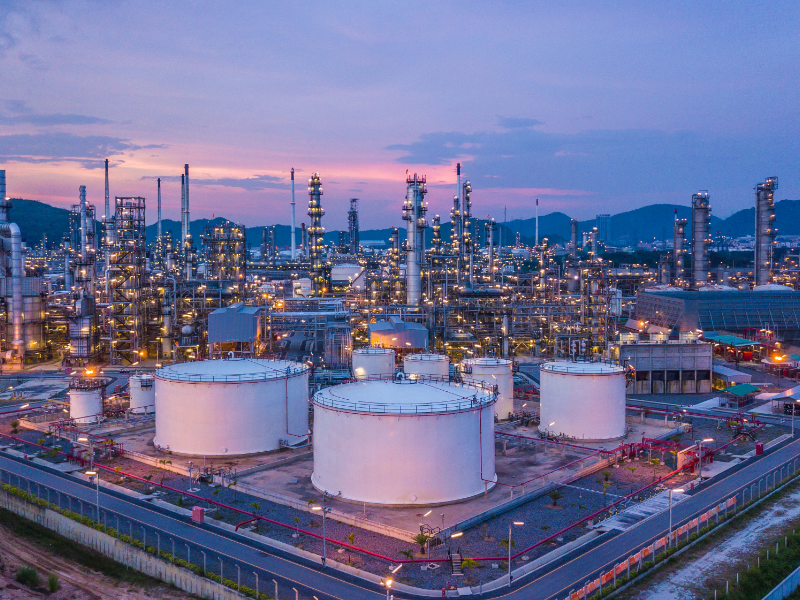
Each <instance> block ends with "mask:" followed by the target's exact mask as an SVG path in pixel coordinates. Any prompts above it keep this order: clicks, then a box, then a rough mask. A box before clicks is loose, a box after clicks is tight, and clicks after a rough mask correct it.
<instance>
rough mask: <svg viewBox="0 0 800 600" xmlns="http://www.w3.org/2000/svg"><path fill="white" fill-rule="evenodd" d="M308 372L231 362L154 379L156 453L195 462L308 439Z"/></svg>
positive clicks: (186, 367) (277, 364)
mask: <svg viewBox="0 0 800 600" xmlns="http://www.w3.org/2000/svg"><path fill="white" fill-rule="evenodd" d="M308 371H309V369H308V366H307V365H305V364H302V363H295V362H292V361H288V360H260V359H249V358H232V359H227V360H203V361H196V362H186V363H179V364H175V365H170V366H168V367H163V368H161V369H159V370H158V371H156V372H155V395H156V397H155V405H156V435H155V438H154V439H153V443H154V444H155V445H156V447H157V448H160V449H162V450H169V451H171V452H174V453H176V454H187V455H194V456H241V455H245V454H256V453H259V452H267V451H270V450H276V449H278V448H280V447H281V444H282V442H283V443H284V444H289V445H296V444H299V443H301V442H304V441H305V440H306V439H307V438H308Z"/></svg>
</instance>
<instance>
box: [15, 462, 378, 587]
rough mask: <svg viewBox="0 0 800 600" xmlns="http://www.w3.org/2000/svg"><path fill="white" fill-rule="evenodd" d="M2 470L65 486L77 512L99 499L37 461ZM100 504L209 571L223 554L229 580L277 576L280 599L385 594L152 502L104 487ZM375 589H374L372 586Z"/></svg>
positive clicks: (268, 580)
mask: <svg viewBox="0 0 800 600" xmlns="http://www.w3.org/2000/svg"><path fill="white" fill-rule="evenodd" d="M0 469H2V470H4V471H10V472H11V473H13V475H11V483H13V484H14V485H17V478H16V475H17V474H18V475H21V476H22V477H23V478H25V479H29V480H30V481H32V482H36V483H39V484H41V485H43V486H47V487H50V488H51V489H53V490H55V489H57V490H60V491H61V492H62V493H65V494H69V495H70V496H72V497H73V498H76V499H79V500H81V504H79V503H77V502H76V501H72V502H71V508H72V510H74V511H76V512H78V511H79V510H83V511H84V512H83V514H85V515H87V516H92V514H91V513H92V511H93V508H94V505H95V502H96V494H97V492H96V488H94V487H90V486H89V485H87V484H84V483H83V482H79V481H76V480H75V479H74V478H71V477H65V476H64V475H62V474H60V473H56V472H54V471H51V470H49V469H47V470H45V469H44V468H42V467H39V466H37V465H32V464H31V463H25V462H20V461H18V460H15V459H12V458H9V457H6V456H2V455H0ZM2 480H3V482H4V483H8V482H9V474H8V473H3V474H2ZM21 485H22V487H23V489H26V486H27V481H24V480H23V481H22V482H21ZM32 491H33V492H34V493H36V492H37V490H36V485H34V486H33V488H32ZM41 494H42V496H44V497H47V494H46V492H45V491H44V490H42V491H41ZM50 501H51V502H54V503H55V502H57V501H58V502H60V503H61V505H62V506H63V507H64V508H67V501H66V498H64V497H59V498H56V495H55V493H54V492H51V495H50ZM100 507H101V517H103V513H109V514H110V516H105V522H106V524H107V525H109V526H112V527H116V526H117V525H116V523H117V522H116V515H119V516H120V517H121V518H122V521H121V523H120V525H119V527H120V529H121V531H122V533H125V534H127V533H128V532H129V531H130V530H131V526H130V525H128V522H127V521H128V519H130V521H132V524H133V525H132V531H133V533H134V535H135V536H136V538H137V539H139V540H141V539H142V534H141V528H142V526H144V527H145V531H147V534H146V538H147V539H146V541H147V544H148V545H151V546H155V545H156V536H155V533H153V532H154V531H155V530H158V531H159V532H160V533H159V535H160V546H161V551H162V552H171V551H172V539H173V538H174V539H175V540H176V541H175V551H176V556H177V557H179V558H184V559H186V558H187V554H188V552H187V548H186V546H185V544H186V543H187V542H188V543H189V545H190V547H191V549H192V556H191V558H192V562H193V563H194V564H202V555H201V551H204V552H205V553H206V556H207V565H208V570H209V571H213V572H214V573H217V574H219V559H220V557H222V558H223V563H224V576H225V578H226V579H231V580H233V581H236V578H237V572H236V565H239V567H240V569H241V576H242V579H241V582H242V585H247V586H249V587H251V588H254V587H255V577H254V575H253V571H258V572H259V588H260V590H261V591H262V592H267V593H269V594H274V584H273V583H272V580H273V579H275V580H277V581H278V583H279V590H280V598H281V599H284V598H294V592H293V591H292V588H297V589H298V590H299V592H300V597H301V598H308V599H312V598H314V597H316V598H318V599H319V600H350V599H351V598H353V599H358V600H361V599H364V600H378V599H380V598H385V597H386V594H385V592H381V591H378V590H379V589H380V588H379V587H378V586H370V585H369V584H367V583H361V582H358V581H356V580H353V581H345V580H342V579H339V578H337V577H335V576H333V575H329V574H328V573H325V572H322V570H321V568H320V567H319V566H318V565H311V564H308V563H307V564H303V563H299V562H295V560H296V559H295V560H288V558H287V557H286V556H283V555H282V554H281V553H280V552H278V551H276V550H274V549H272V548H269V547H267V546H262V545H260V544H256V543H255V542H252V541H250V540H246V539H245V540H242V541H239V540H237V539H232V538H233V536H231V537H229V536H228V535H226V533H227V532H220V531H219V530H217V529H216V528H212V527H210V526H199V525H196V524H193V523H192V522H191V521H190V520H189V519H188V518H187V517H180V516H178V515H175V514H174V513H171V512H169V511H166V510H163V509H159V508H158V507H155V506H152V505H150V504H149V503H148V502H144V501H138V500H135V499H132V498H128V497H126V496H123V495H122V494H118V493H116V492H112V491H109V490H106V489H104V488H102V487H101V488H100ZM237 537H238V536H237ZM300 582H302V583H300ZM370 587H373V589H374V590H375V591H373V590H372V589H369V588H370Z"/></svg>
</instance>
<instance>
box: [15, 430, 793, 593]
mask: <svg viewBox="0 0 800 600" xmlns="http://www.w3.org/2000/svg"><path fill="white" fill-rule="evenodd" d="M798 457H800V440H798V441H794V442H792V443H790V444H788V445H786V446H783V447H782V448H779V449H777V450H773V451H771V452H769V453H768V454H767V455H766V456H764V457H763V458H761V459H760V460H758V461H755V462H752V463H749V462H745V463H742V464H741V465H740V466H737V467H734V468H732V469H729V470H728V471H726V472H725V473H723V475H722V477H724V478H722V479H718V480H716V481H715V482H712V483H708V484H706V485H704V486H703V487H702V488H700V489H698V490H695V492H694V493H692V494H691V496H690V497H689V498H687V499H686V500H684V501H683V502H681V503H680V504H677V505H676V507H675V509H674V511H673V525H674V527H678V526H679V525H681V524H682V523H684V522H686V521H688V520H690V519H691V518H693V517H695V516H697V515H698V514H699V513H701V512H705V511H706V510H708V509H709V508H711V507H712V506H714V505H716V504H719V503H720V502H721V501H723V500H726V499H728V498H730V497H731V496H732V495H734V494H738V496H739V502H742V500H743V498H742V496H743V494H744V492H743V489H744V488H748V490H749V489H750V486H751V484H753V483H754V482H758V481H759V480H761V481H764V479H765V476H766V477H767V478H768V479H769V481H770V483H771V482H772V476H771V475H770V473H772V472H773V471H774V470H775V469H776V468H779V467H780V466H781V465H783V464H784V463H786V462H787V461H789V460H793V459H796V458H798ZM798 462H800V461H798ZM798 466H800V464H799V465H798ZM0 469H4V470H10V471H11V472H13V473H19V474H21V475H22V476H23V477H27V478H30V479H31V480H32V481H35V482H40V483H42V484H43V485H47V486H50V487H52V488H56V489H60V490H62V491H64V492H67V493H69V494H72V495H74V496H75V497H77V498H81V499H82V500H83V501H84V502H87V503H88V504H87V508H86V510H87V511H88V510H89V508H88V506H89V505H93V504H94V502H95V493H96V492H95V489H94V488H91V487H88V486H87V485H86V484H84V483H82V482H78V481H76V480H74V479H73V478H68V477H65V476H64V475H62V474H60V473H55V472H51V471H50V470H49V469H48V470H45V469H44V468H41V467H38V466H34V465H31V464H30V463H23V462H20V461H17V460H13V459H10V458H8V457H4V456H2V455H0ZM3 480H4V481H8V474H5V475H4V479H3ZM762 488H763V489H766V481H764V484H763V485H762ZM747 499H748V500H749V491H748V493H747ZM51 501H52V497H51ZM100 503H101V506H102V508H103V509H104V510H105V509H108V510H111V511H113V512H114V513H118V514H119V515H123V519H125V518H130V519H131V520H132V521H133V522H134V524H135V525H134V527H141V525H145V527H146V528H147V527H149V528H158V529H159V530H160V531H161V532H163V533H162V534H161V535H162V536H169V537H174V538H176V539H177V540H179V541H178V543H177V546H176V552H177V554H178V555H179V556H181V557H186V553H185V550H184V549H183V548H181V544H183V543H185V542H187V541H188V542H189V543H190V545H191V547H192V548H193V560H192V562H194V563H195V564H197V563H199V562H200V560H199V559H198V558H197V557H198V554H196V552H199V550H201V549H202V550H203V551H205V552H206V553H207V555H208V564H209V570H213V571H214V572H217V573H218V572H219V570H218V569H217V568H216V567H214V568H212V564H215V565H216V564H218V563H219V557H220V556H222V557H223V559H224V562H225V576H226V578H231V579H235V573H234V571H235V568H234V567H232V565H233V564H238V565H240V566H241V568H242V583H243V584H247V585H250V586H252V580H253V577H252V571H253V570H260V571H261V573H263V574H262V575H260V578H261V579H260V581H261V589H262V590H265V591H270V592H271V591H272V588H271V587H269V588H267V587H265V586H264V584H263V582H264V580H265V579H269V580H270V582H271V579H272V577H273V575H266V573H270V574H275V575H274V578H275V579H277V580H278V581H279V583H280V588H281V590H284V591H287V590H290V589H291V587H297V588H298V589H299V590H300V592H301V594H302V595H303V596H302V597H304V598H313V597H317V598H318V599H319V600H328V599H336V598H338V599H342V600H377V599H378V598H384V597H385V592H384V591H382V590H381V589H380V588H379V587H378V586H374V585H370V584H367V583H364V582H361V581H360V580H357V579H354V578H347V577H346V576H345V578H344V579H342V578H340V577H341V576H339V575H338V574H336V575H334V574H332V573H330V574H329V573H324V572H322V571H321V569H320V567H319V566H318V565H315V564H311V563H307V562H302V561H300V562H298V561H297V559H295V558H292V559H291V560H290V559H289V558H288V557H287V556H284V555H282V554H281V553H280V552H277V551H275V550H273V549H270V548H268V547H262V546H261V545H259V544H256V543H255V542H252V541H250V540H246V539H245V540H239V539H236V538H235V537H234V536H233V535H232V534H228V533H227V532H219V531H218V530H215V529H212V528H210V527H208V526H197V525H194V524H192V523H191V522H189V521H188V520H187V519H186V518H181V517H179V516H176V515H174V514H172V513H170V512H168V511H165V510H163V509H159V508H157V507H154V506H152V505H150V504H149V503H147V502H143V501H139V500H135V499H131V498H128V497H126V496H123V495H121V494H118V493H116V492H110V491H108V490H104V489H102V488H101V490H100ZM74 509H75V507H74V506H73V510H74ZM108 524H110V525H114V523H113V522H108ZM668 525H669V516H668V514H667V513H663V514H660V515H656V516H654V517H652V518H650V519H648V520H646V521H643V522H641V523H639V524H638V525H636V526H634V527H632V528H631V529H629V530H627V531H625V532H622V533H619V534H618V535H616V536H613V537H610V539H607V540H606V541H603V542H602V543H600V544H599V545H596V546H594V547H592V548H591V549H589V550H587V551H580V550H579V551H576V552H575V553H574V555H571V556H568V557H567V558H566V559H565V561H564V562H563V564H560V565H558V566H555V567H544V568H543V569H541V570H540V571H538V572H534V573H532V574H528V575H525V576H522V577H520V578H519V579H518V580H517V581H515V582H514V585H513V587H512V588H511V589H509V588H505V589H504V590H501V591H499V592H494V593H491V594H486V595H484V597H495V598H509V599H513V600H562V599H563V598H565V597H566V596H567V595H568V593H569V592H570V590H573V589H576V588H578V587H580V586H581V585H582V584H583V583H584V582H586V581H589V580H592V579H595V578H597V577H598V575H599V573H601V572H603V571H607V570H608V569H609V568H610V567H611V565H613V564H616V563H618V562H620V561H622V560H624V559H625V558H627V557H628V556H629V555H631V554H633V553H635V552H637V551H638V550H639V549H641V548H643V547H645V546H649V545H650V544H652V543H653V541H654V540H656V539H658V538H660V537H662V536H663V535H665V534H666V532H667V530H668ZM121 529H122V531H123V532H126V527H125V525H124V523H123V525H122V526H121ZM136 535H138V534H136ZM138 539H141V537H139V538H138ZM166 539H167V538H166V537H162V540H163V541H162V545H161V549H162V551H169V550H170V547H169V546H167V543H166ZM152 543H153V542H152V534H151V536H150V537H149V538H148V544H150V545H152ZM212 548H213V550H211V549H212ZM212 557H213V558H212ZM546 569H550V570H549V571H548V572H543V571H544V570H546ZM245 575H247V576H248V577H249V578H248V579H245ZM299 582H302V584H300V583H299ZM280 597H281V598H286V597H293V596H292V595H291V594H289V596H286V595H285V594H284V592H282V593H281V595H280ZM395 597H396V598H400V597H408V595H406V594H396V596H395Z"/></svg>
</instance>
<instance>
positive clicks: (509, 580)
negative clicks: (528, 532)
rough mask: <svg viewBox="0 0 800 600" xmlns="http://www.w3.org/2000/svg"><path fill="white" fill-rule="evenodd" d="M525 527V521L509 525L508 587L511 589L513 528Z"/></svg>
mask: <svg viewBox="0 0 800 600" xmlns="http://www.w3.org/2000/svg"><path fill="white" fill-rule="evenodd" d="M513 525H516V526H517V527H521V526H522V525H525V522H524V521H512V522H511V523H509V524H508V587H511V527H512V526H513Z"/></svg>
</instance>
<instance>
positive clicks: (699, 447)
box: [695, 438, 714, 483]
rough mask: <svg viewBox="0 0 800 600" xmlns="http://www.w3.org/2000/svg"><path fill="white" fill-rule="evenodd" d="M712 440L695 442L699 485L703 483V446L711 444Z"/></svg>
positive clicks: (706, 439)
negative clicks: (698, 467)
mask: <svg viewBox="0 0 800 600" xmlns="http://www.w3.org/2000/svg"><path fill="white" fill-rule="evenodd" d="M713 441H714V438H705V439H703V440H695V443H696V444H697V453H698V461H697V464H698V465H699V466H700V471H699V473H698V477H699V479H700V481H699V483H703V444H704V443H708V442H713Z"/></svg>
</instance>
